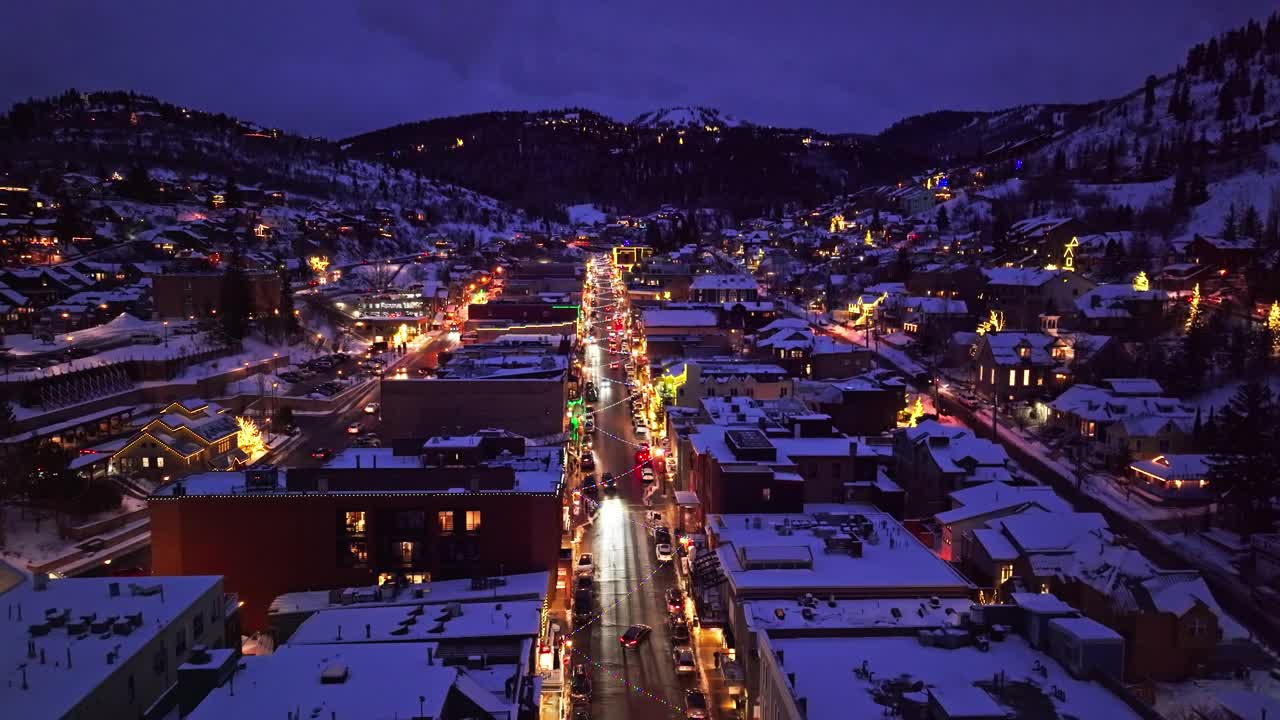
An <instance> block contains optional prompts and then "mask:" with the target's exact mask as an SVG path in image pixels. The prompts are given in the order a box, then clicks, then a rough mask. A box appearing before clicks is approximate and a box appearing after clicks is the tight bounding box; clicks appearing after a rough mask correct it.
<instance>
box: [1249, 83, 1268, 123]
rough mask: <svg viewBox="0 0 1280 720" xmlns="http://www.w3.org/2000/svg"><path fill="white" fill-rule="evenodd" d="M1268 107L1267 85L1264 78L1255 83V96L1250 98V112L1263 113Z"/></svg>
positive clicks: (1251, 113) (1252, 113) (1254, 113)
mask: <svg viewBox="0 0 1280 720" xmlns="http://www.w3.org/2000/svg"><path fill="white" fill-rule="evenodd" d="M1266 109H1267V86H1266V85H1265V84H1264V83H1263V82H1262V78H1258V81H1257V82H1255V83H1254V84H1253V97H1251V98H1250V99H1249V114H1250V115H1261V114H1262V112H1263V111H1264V110H1266Z"/></svg>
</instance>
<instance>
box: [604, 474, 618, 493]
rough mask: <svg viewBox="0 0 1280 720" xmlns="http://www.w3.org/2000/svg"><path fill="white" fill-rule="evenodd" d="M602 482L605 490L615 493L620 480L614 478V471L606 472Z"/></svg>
mask: <svg viewBox="0 0 1280 720" xmlns="http://www.w3.org/2000/svg"><path fill="white" fill-rule="evenodd" d="M601 482H602V483H603V484H604V491H605V492H607V493H613V492H617V491H618V481H617V480H615V479H614V477H613V473H608V472H607V473H605V474H604V478H603V479H602V480H601Z"/></svg>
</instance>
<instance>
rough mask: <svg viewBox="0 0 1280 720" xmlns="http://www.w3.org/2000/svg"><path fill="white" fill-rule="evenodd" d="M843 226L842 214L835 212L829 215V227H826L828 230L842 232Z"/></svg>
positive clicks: (844, 225) (844, 224)
mask: <svg viewBox="0 0 1280 720" xmlns="http://www.w3.org/2000/svg"><path fill="white" fill-rule="evenodd" d="M845 227H846V223H845V221H844V215H841V214H840V213H836V214H835V215H832V216H831V227H830V228H829V229H828V232H833V233H835V232H844V229H845Z"/></svg>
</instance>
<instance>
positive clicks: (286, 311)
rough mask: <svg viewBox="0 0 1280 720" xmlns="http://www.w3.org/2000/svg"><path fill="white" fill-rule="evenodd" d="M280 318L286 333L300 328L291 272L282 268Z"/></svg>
mask: <svg viewBox="0 0 1280 720" xmlns="http://www.w3.org/2000/svg"><path fill="white" fill-rule="evenodd" d="M280 320H281V327H282V329H283V331H284V333H285V334H288V333H292V332H295V331H296V330H297V329H298V316H297V315H295V314H294V304H293V286H292V285H290V284H289V273H288V272H287V271H286V270H284V269H283V268H281V270H280Z"/></svg>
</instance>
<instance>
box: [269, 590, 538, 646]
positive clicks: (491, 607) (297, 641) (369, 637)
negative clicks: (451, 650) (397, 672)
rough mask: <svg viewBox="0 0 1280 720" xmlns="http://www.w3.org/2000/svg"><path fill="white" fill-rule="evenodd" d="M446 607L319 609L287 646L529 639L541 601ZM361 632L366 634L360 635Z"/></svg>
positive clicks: (423, 605) (441, 605)
mask: <svg viewBox="0 0 1280 720" xmlns="http://www.w3.org/2000/svg"><path fill="white" fill-rule="evenodd" d="M449 607H450V604H449V603H436V604H433V605H426V604H422V605H410V606H407V607H406V606H399V607H388V606H382V607H376V606H374V607H360V606H355V607H348V608H343V609H340V610H338V609H335V610H321V611H320V612H317V613H316V614H314V615H312V616H311V617H309V618H307V619H306V620H304V621H303V623H302V625H300V626H298V629H297V630H296V631H294V633H293V635H291V636H290V637H289V643H290V644H291V645H323V644H332V643H353V642H354V643H364V642H435V641H438V640H454V639H459V638H497V637H521V636H524V637H534V636H536V635H537V634H538V626H539V621H540V619H541V613H542V601H541V600H514V601H512V600H506V601H496V602H484V603H481V602H471V603H458V604H457V605H454V606H453V607H455V608H458V609H459V610H460V613H461V614H459V615H456V616H453V615H450V613H449V612H448V610H449ZM366 627H367V628H368V632H367V633H366V630H365V629H366Z"/></svg>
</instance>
